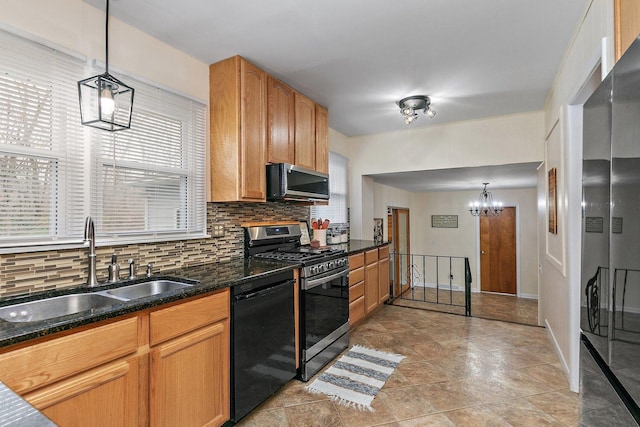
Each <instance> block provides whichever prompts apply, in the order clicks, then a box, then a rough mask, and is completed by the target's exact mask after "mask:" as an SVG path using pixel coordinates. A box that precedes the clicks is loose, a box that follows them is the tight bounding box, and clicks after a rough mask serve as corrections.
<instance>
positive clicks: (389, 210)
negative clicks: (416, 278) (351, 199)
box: [387, 206, 411, 297]
mask: <svg viewBox="0 0 640 427" xmlns="http://www.w3.org/2000/svg"><path fill="white" fill-rule="evenodd" d="M397 210H403V211H407V249H408V252H409V253H407V254H406V255H407V262H408V264H410V263H411V255H410V254H411V209H410V208H408V207H404V206H387V218H389V216H390V217H391V221H390V222H389V223H388V224H387V227H388V228H389V231H391V233H392V234H393V235H392V236H388V239H389V241H390V242H391V247H392V248H393V251H392V252H393V253H394V254H395V248H396V244H397V243H398V241H397V240H396V239H395V237H397V236H396V234H397V232H398V230H397V227H394V224H395V223H396V221H397V219H398V215H397V212H396V211H397ZM391 263H392V266H393V275H392V277H391V280H392V283H393V288H392V289H393V292H394V295H393V296H394V297H397V296H399V295H400V293H402V292H403V291H402V285H401V284H400V280H396V278H401V276H400V274H399V269H398V265H399V264H400V262H399V256H398V255H394V256H393V257H392V260H391ZM408 280H409V281H408V282H407V286H409V287H410V285H411V283H410V280H411V279H410V278H409V279H408ZM396 286H398V288H397V289H396ZM396 294H397V295H396Z"/></svg>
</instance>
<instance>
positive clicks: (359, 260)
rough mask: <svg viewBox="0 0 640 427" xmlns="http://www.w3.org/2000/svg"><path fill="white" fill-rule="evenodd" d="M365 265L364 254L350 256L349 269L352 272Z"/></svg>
mask: <svg viewBox="0 0 640 427" xmlns="http://www.w3.org/2000/svg"><path fill="white" fill-rule="evenodd" d="M363 265H364V252H360V253H359V254H355V255H350V256H349V268H350V269H351V270H353V269H356V268H358V267H362V266H363Z"/></svg>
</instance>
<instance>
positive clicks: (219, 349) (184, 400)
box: [149, 320, 230, 427]
mask: <svg viewBox="0 0 640 427" xmlns="http://www.w3.org/2000/svg"><path fill="white" fill-rule="evenodd" d="M229 369H230V368H229V322H228V320H225V321H223V322H219V323H215V324H213V325H210V326H207V327H204V328H202V329H199V330H197V331H195V332H192V333H190V334H187V335H185V336H183V337H181V338H176V339H174V340H171V341H167V342H166V343H164V344H160V345H158V346H157V347H154V348H152V350H151V367H150V379H151V382H150V398H149V406H150V418H151V425H152V426H183V427H189V426H198V427H200V426H204V425H207V426H219V425H222V424H223V423H224V422H226V421H227V420H228V419H229Z"/></svg>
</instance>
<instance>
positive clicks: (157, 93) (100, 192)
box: [91, 77, 206, 240]
mask: <svg viewBox="0 0 640 427" xmlns="http://www.w3.org/2000/svg"><path fill="white" fill-rule="evenodd" d="M122 79H123V80H126V81H127V83H130V84H131V85H132V86H133V87H134V88H135V90H136V92H135V99H134V106H133V115H132V118H131V129H129V130H126V131H121V132H113V133H110V132H103V131H100V130H95V131H94V130H92V136H93V138H92V152H93V153H94V154H93V155H94V165H93V171H92V176H93V179H92V192H91V193H92V199H91V212H92V214H93V215H94V219H95V220H96V233H97V235H98V236H100V237H101V238H102V240H114V239H116V240H117V239H118V238H122V237H126V236H128V237H129V239H131V238H134V237H135V236H139V237H140V236H147V238H149V239H158V238H161V239H162V238H167V237H169V238H171V237H173V236H176V237H179V236H181V235H182V236H186V235H200V236H202V235H203V234H204V230H205V223H206V201H205V175H204V174H205V164H204V160H205V146H204V140H205V107H204V105H202V104H199V103H197V102H194V101H192V100H190V99H187V98H184V97H181V96H179V95H175V94H172V93H168V92H166V91H163V90H160V89H157V88H154V87H152V86H149V85H147V84H145V83H142V82H139V81H135V80H134V81H132V79H131V78H129V77H126V78H125V77H122Z"/></svg>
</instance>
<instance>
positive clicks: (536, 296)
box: [518, 294, 538, 299]
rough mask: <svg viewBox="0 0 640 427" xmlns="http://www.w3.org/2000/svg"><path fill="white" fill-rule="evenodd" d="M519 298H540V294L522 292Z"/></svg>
mask: <svg viewBox="0 0 640 427" xmlns="http://www.w3.org/2000/svg"><path fill="white" fill-rule="evenodd" d="M518 298H526V299H538V295H534V294H520V295H518Z"/></svg>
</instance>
